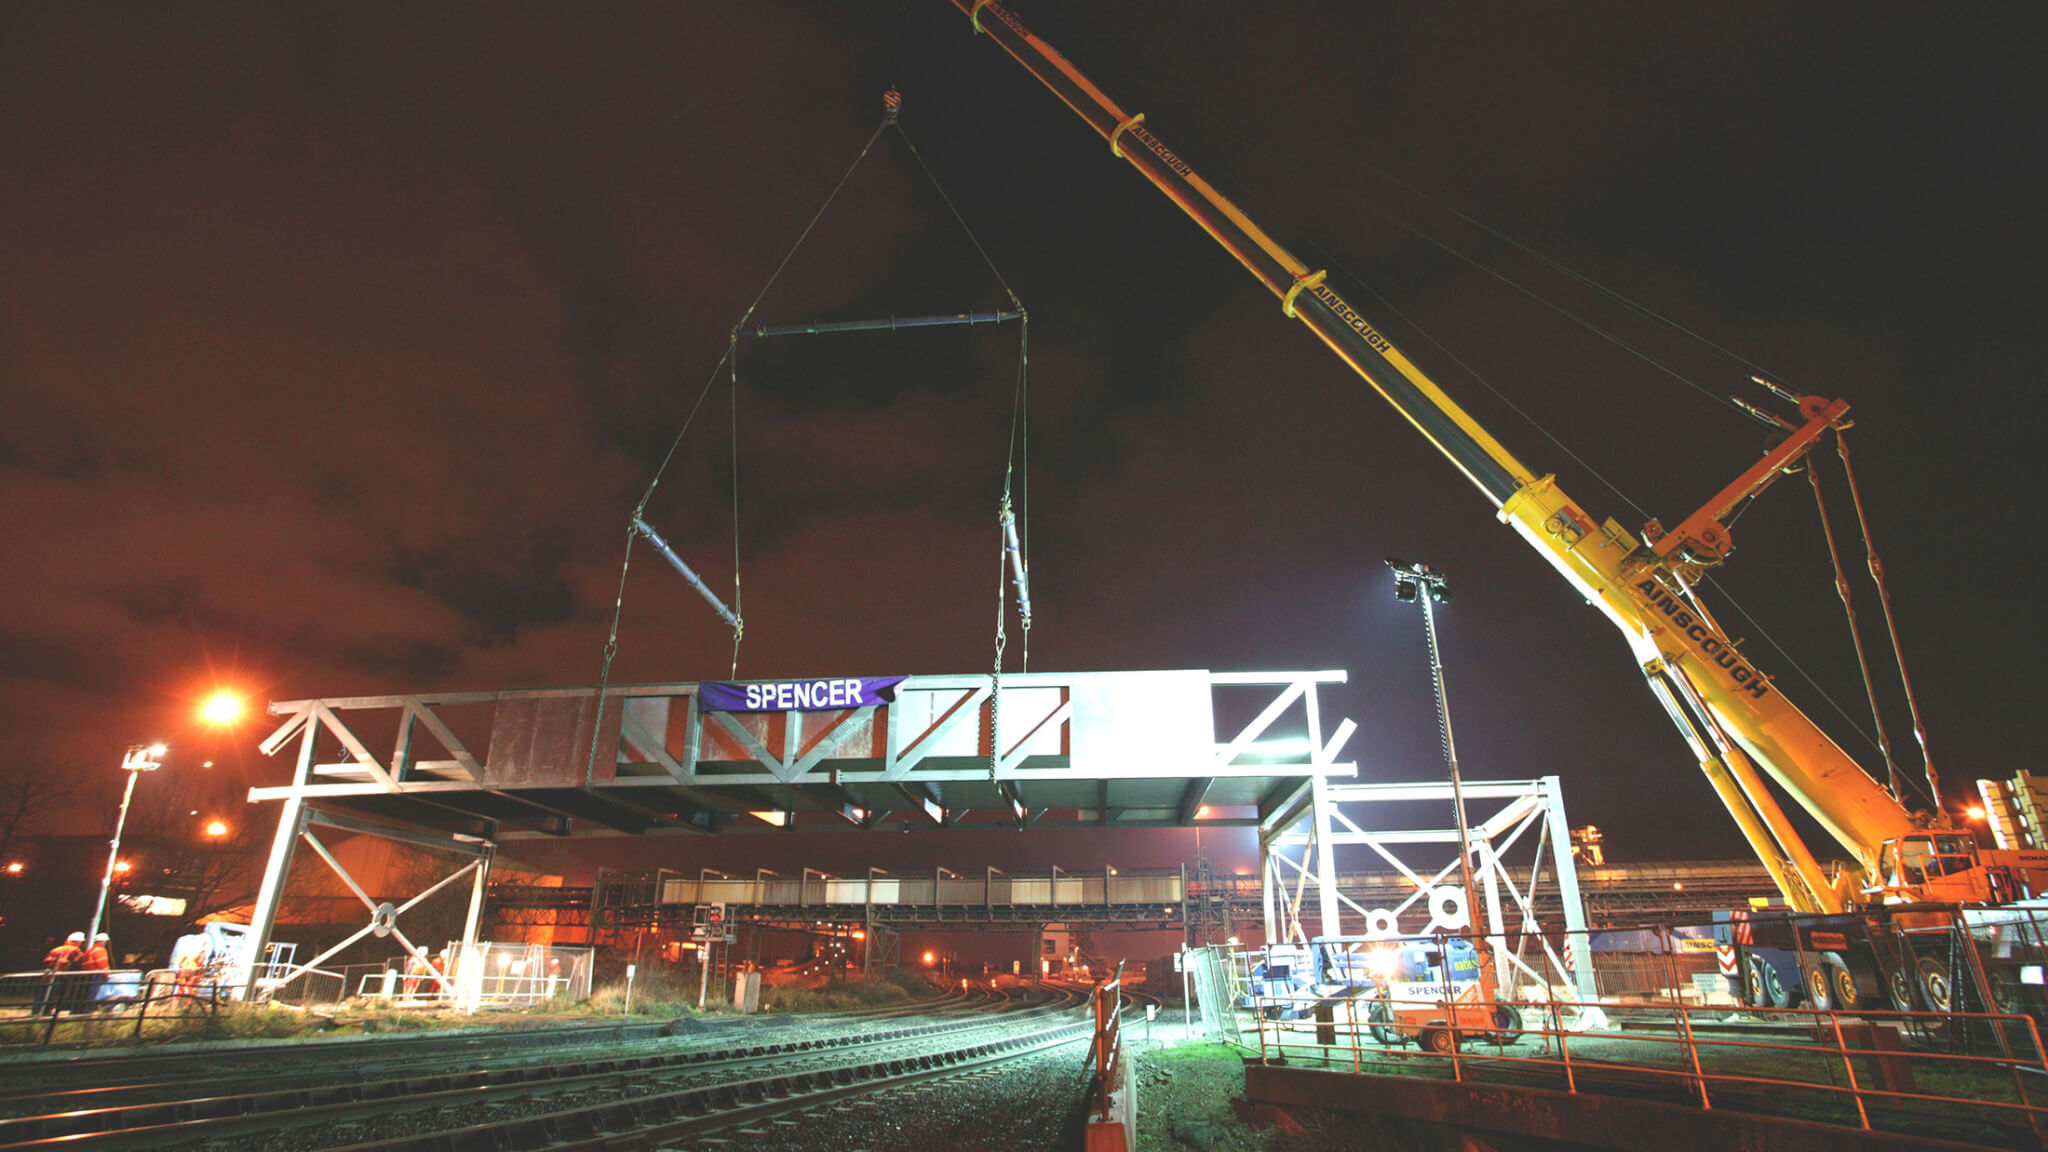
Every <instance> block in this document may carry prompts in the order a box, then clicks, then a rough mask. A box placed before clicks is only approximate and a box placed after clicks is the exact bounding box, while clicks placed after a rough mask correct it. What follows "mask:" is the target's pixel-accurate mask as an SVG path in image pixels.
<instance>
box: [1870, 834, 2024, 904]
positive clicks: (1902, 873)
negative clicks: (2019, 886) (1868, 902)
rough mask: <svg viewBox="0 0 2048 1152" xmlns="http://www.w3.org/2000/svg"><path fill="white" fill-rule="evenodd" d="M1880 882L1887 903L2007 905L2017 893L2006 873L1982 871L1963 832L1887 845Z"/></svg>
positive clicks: (1882, 855) (1881, 859)
mask: <svg viewBox="0 0 2048 1152" xmlns="http://www.w3.org/2000/svg"><path fill="white" fill-rule="evenodd" d="M1878 878H1879V880H1880V881H1881V883H1882V888H1883V892H1884V902H1885V903H1887V904H1930V903H1933V904H1949V903H1955V904H2004V903H2008V902H2010V901H2012V900H2013V899H2014V898H2016V897H2017V895H2018V893H2017V892H2015V891H2014V890H2013V887H2012V881H2011V878H2010V875H2009V874H2008V873H2007V872H2006V871H2005V870H2003V869H1999V870H1992V869H1987V868H1985V867H1984V865H1983V862H1982V861H1981V860H1979V859H1978V856H1977V842H1976V840H1975V839H1974V838H1973V837H1971V836H1970V835H1969V834H1968V833H1964V832H1920V833H1915V834H1914V835H1911V836H1900V837H1897V838H1896V839H1892V840H1887V841H1885V842H1884V847H1883V849H1882V850H1881V851H1880V852H1879V854H1878Z"/></svg>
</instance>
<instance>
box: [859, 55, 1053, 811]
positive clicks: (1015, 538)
mask: <svg viewBox="0 0 2048 1152" xmlns="http://www.w3.org/2000/svg"><path fill="white" fill-rule="evenodd" d="M883 99H884V101H885V102H886V103H887V104H888V107H889V113H888V116H887V118H886V120H885V121H884V122H885V123H886V124H889V125H894V126H895V127H896V134H897V135H898V136H900V137H902V139H903V145H904V147H906V148H908V149H910V155H911V157H912V158H913V159H915V160H916V161H917V166H918V167H919V168H920V169H922V170H923V171H924V174H925V178H926V179H928V180H930V181H931V184H932V190H933V191H935V192H937V193H938V194H939V200H940V201H941V202H943V203H944V204H945V205H946V211H948V212H951V213H952V214H953V219H954V221H956V222H957V223H958V224H959V225H960V230H961V231H962V232H965V233H966V234H967V239H968V241H969V242H970V243H972V244H973V245H974V250H975V251H976V252H979V253H980V254H981V261H982V263H983V264H986V265H988V270H989V274H990V275H992V276H994V277H995V278H996V283H998V284H1000V285H1002V286H1003V292H1004V294H1005V295H1007V296H1009V298H1010V304H1011V305H1012V306H1013V307H1015V308H1016V310H1017V316H1018V326H1019V335H1018V337H1017V384H1016V388H1015V391H1014V392H1013V394H1012V398H1011V406H1010V455H1009V459H1008V460H1007V461H1006V462H1005V463H1004V465H1003V498H1002V503H1001V504H1000V505H999V506H998V508H997V512H996V521H997V523H998V525H999V526H1000V530H1001V540H1000V545H1001V547H1000V550H999V551H998V552H997V554H996V643H995V661H994V664H993V667H992V668H991V670H990V673H989V696H988V736H989V739H988V778H989V780H990V782H991V783H993V782H994V781H995V780H996V777H997V774H998V770H999V769H1000V768H1001V766H1002V760H1003V742H1002V730H1003V729H1002V711H1003V649H1004V647H1005V645H1006V644H1007V642H1008V637H1007V636H1006V635H1005V632H1004V625H1005V623H1006V619H1007V617H1008V615H1009V606H1008V604H1007V602H1006V600H1007V590H1006V588H1005V586H1004V583H1003V578H1004V576H1005V570H1006V569H1007V574H1008V575H1009V577H1010V578H1011V579H1012V580H1013V581H1014V582H1015V585H1016V589H1017V620H1018V624H1019V626H1020V628H1021V629H1022V631H1023V638H1022V642H1021V648H1022V661H1021V663H1022V666H1023V669H1022V670H1023V671H1026V672H1029V671H1030V670H1031V564H1030V555H1031V554H1030V548H1029V545H1030V541H1031V524H1030V518H1029V516H1028V515H1026V513H1027V512H1028V511H1029V506H1030V491H1031V485H1030V462H1031V422H1030V406H1029V400H1030V384H1029V379H1030V366H1031V317H1030V316H1029V315H1028V314H1026V313H1025V311H1024V302H1023V301H1021V300H1019V299H1018V298H1017V293H1016V290H1014V289H1012V288H1011V287H1010V282H1009V281H1008V280H1005V279H1003V273H1002V270H1001V269H999V268H997V267H996V262H995V261H994V260H993V259H991V258H990V256H989V254H988V249H987V248H985V247H983V246H982V243H981V238H980V237H978V236H976V235H975V234H974V229H973V228H971V227H969V226H968V224H967V219H966V217H964V216H962V215H960V209H959V208H957V207H955V206H954V204H953V198H952V197H951V196H948V195H946V189H945V187H944V186H943V185H941V184H940V183H939V178H938V177H937V176H936V175H934V174H933V172H932V170H931V166H930V165H928V164H926V163H925V162H924V154H923V153H921V152H919V151H918V150H917V145H916V144H915V143H914V142H912V141H911V139H910V136H909V134H908V133H906V132H904V131H903V127H902V126H901V125H899V124H896V110H897V99H898V98H896V94H895V93H894V92H893V91H892V92H891V93H890V94H889V96H887V97H884V98H883ZM1011 799H1012V802H1013V803H1014V800H1015V798H1014V797H1012V798H1011Z"/></svg>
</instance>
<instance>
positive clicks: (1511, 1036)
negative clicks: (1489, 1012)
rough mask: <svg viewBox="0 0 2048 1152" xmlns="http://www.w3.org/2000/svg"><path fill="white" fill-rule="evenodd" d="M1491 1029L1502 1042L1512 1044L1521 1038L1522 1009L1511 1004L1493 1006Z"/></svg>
mask: <svg viewBox="0 0 2048 1152" xmlns="http://www.w3.org/2000/svg"><path fill="white" fill-rule="evenodd" d="M1493 1031H1494V1033H1495V1035H1496V1036H1497V1037H1498V1038H1499V1040H1500V1042H1501V1043H1502V1044H1513V1043H1514V1042H1515V1041H1517V1040H1520V1039H1521V1038H1522V1010H1521V1009H1520V1008H1517V1007H1515V1006H1514V1005H1513V1004H1495V1005H1494V1006H1493Z"/></svg>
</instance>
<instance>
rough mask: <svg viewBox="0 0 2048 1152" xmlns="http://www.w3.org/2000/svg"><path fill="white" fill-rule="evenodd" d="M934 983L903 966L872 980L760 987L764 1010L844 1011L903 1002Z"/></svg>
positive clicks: (923, 992) (920, 994)
mask: <svg viewBox="0 0 2048 1152" xmlns="http://www.w3.org/2000/svg"><path fill="white" fill-rule="evenodd" d="M930 992H931V985H930V984H929V983H927V982H925V981H924V980H923V979H922V978H921V977H918V976H916V975H914V974H912V973H909V972H904V971H901V970H894V971H888V972H885V973H883V974H882V975H880V976H878V977H876V978H875V979H872V980H848V981H845V982H843V983H837V984H826V985H824V986H822V987H818V988H803V987H798V986H795V985H788V986H784V987H780V988H763V989H761V1010H762V1011H763V1012H789V1013H798V1012H845V1011H847V1010H849V1009H854V1008H878V1007H882V1006H884V1005H889V1004H902V1003H906V1002H907V1001H909V1000H912V999H914V998H916V997H919V996H925V995H929V994H930Z"/></svg>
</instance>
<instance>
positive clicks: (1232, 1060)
mask: <svg viewBox="0 0 2048 1152" xmlns="http://www.w3.org/2000/svg"><path fill="white" fill-rule="evenodd" d="M1140 1027H1142V1025H1140ZM1179 1032H1180V1029H1179V1028H1178V1027H1175V1028H1172V1029H1170V1030H1169V1029H1167V1028H1165V1027H1163V1026H1162V1027H1161V1028H1160V1029H1159V1031H1158V1033H1157V1034H1156V1035H1157V1036H1158V1039H1157V1040H1155V1041H1151V1042H1147V1041H1146V1040H1144V1039H1143V1038H1142V1033H1138V1034H1137V1035H1136V1036H1135V1037H1134V1039H1133V1040H1132V1041H1131V1042H1132V1043H1133V1046H1134V1049H1135V1053H1136V1056H1137V1059H1138V1064H1137V1076H1138V1152H1472V1150H1475V1149H1492V1150H1496V1152H1568V1150H1569V1149H1570V1148H1572V1147H1574V1146H1572V1145H1568V1144H1565V1143H1561V1142H1558V1141H1549V1140H1517V1139H1514V1138H1511V1137H1506V1136H1497V1135H1492V1134H1489V1135H1488V1136H1487V1137H1486V1139H1485V1141H1484V1142H1483V1143H1482V1142H1479V1141H1477V1140H1476V1138H1471V1137H1467V1136H1465V1135H1462V1134H1459V1133H1454V1132H1449V1131H1445V1130H1442V1129H1435V1128H1429V1127H1426V1126H1423V1125H1419V1124H1413V1123H1409V1122H1407V1121H1403V1120H1399V1119H1392V1118H1387V1117H1377V1116H1364V1115H1359V1114H1357V1113H1351V1112H1332V1111H1323V1110H1321V1109H1315V1108H1271V1107H1268V1108H1261V1109H1258V1110H1256V1112H1255V1111H1254V1109H1253V1108H1252V1107H1251V1105H1250V1104H1249V1103H1247V1102H1246V1100H1245V1098H1244V1059H1243V1057H1242V1056H1241V1055H1240V1054H1239V1053H1238V1051H1237V1050H1236V1049H1234V1048H1230V1047H1228V1046H1226V1045H1222V1044H1208V1043H1192V1044H1190V1043H1185V1042H1181V1041H1180V1040H1179V1037H1178V1033H1179ZM1169 1039H1171V1040H1172V1041H1174V1046H1173V1047H1167V1046H1166V1044H1167V1043H1168V1041H1169Z"/></svg>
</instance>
